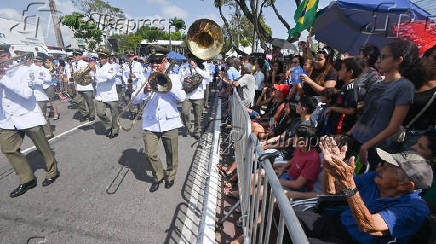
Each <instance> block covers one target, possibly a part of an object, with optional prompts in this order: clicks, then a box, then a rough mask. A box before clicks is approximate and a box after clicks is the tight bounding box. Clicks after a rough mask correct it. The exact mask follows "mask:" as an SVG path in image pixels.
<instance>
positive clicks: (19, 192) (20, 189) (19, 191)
mask: <svg viewBox="0 0 436 244" xmlns="http://www.w3.org/2000/svg"><path fill="white" fill-rule="evenodd" d="M35 186H36V179H33V180H31V181H29V182H27V183H24V184H21V185H19V186H18V187H17V188H16V189H15V190H13V191H12V192H11V194H9V196H10V197H11V198H14V197H18V196H21V195H23V194H24V193H26V191H27V190H30V189H32V188H34V187H35Z"/></svg>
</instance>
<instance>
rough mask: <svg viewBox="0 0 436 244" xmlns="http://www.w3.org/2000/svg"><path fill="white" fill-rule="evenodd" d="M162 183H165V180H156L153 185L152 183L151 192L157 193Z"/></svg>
mask: <svg viewBox="0 0 436 244" xmlns="http://www.w3.org/2000/svg"><path fill="white" fill-rule="evenodd" d="M162 181H163V179H162V180H160V181H156V180H154V181H153V183H151V186H150V192H155V191H157V190H158V189H159V184H160V183H162Z"/></svg>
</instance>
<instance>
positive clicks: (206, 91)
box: [204, 84, 210, 107]
mask: <svg viewBox="0 0 436 244" xmlns="http://www.w3.org/2000/svg"><path fill="white" fill-rule="evenodd" d="M209 94H210V86H209V84H207V85H206V89H205V90H204V105H205V107H207V106H208V104H209Z"/></svg>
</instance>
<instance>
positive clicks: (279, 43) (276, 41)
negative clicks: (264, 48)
mask: <svg viewBox="0 0 436 244" xmlns="http://www.w3.org/2000/svg"><path fill="white" fill-rule="evenodd" d="M271 45H273V46H274V47H279V48H281V49H291V50H292V51H294V52H297V48H296V47H295V45H294V44H292V43H290V42H288V41H287V40H285V39H280V38H273V39H272V42H271Z"/></svg>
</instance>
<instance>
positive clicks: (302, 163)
mask: <svg viewBox="0 0 436 244" xmlns="http://www.w3.org/2000/svg"><path fill="white" fill-rule="evenodd" d="M320 168H321V159H320V158H319V154H318V151H317V150H316V149H312V150H310V151H308V152H302V151H301V150H300V149H298V148H296V149H295V151H294V154H293V156H292V159H291V167H289V170H288V175H289V176H291V177H292V178H294V179H297V178H298V177H299V176H303V177H304V178H306V179H307V183H306V185H305V186H304V187H305V188H306V189H307V190H308V191H311V190H312V189H313V184H314V183H315V182H316V180H317V179H318V173H319V170H320Z"/></svg>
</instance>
